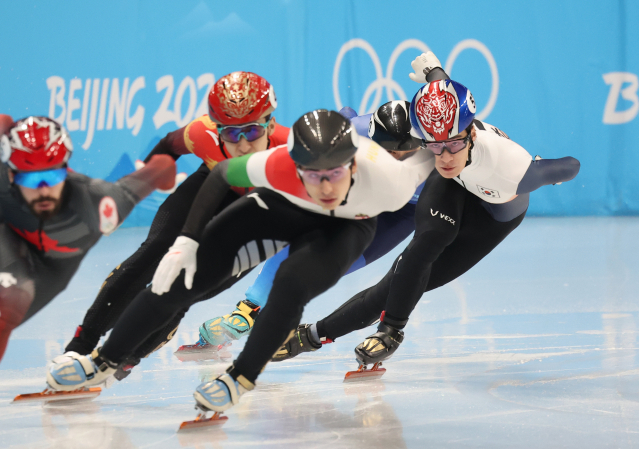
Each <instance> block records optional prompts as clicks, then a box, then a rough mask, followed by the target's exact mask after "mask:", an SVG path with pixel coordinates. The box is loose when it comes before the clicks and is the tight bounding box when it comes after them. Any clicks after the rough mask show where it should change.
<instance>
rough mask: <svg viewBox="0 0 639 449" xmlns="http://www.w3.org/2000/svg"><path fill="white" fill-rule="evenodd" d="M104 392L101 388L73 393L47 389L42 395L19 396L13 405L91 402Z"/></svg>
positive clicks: (84, 389) (14, 399)
mask: <svg viewBox="0 0 639 449" xmlns="http://www.w3.org/2000/svg"><path fill="white" fill-rule="evenodd" d="M101 392H102V389H101V388H97V387H96V388H81V389H78V390H73V391H55V390H51V389H49V388H45V389H44V391H42V392H41V393H28V394H19V395H18V396H16V397H15V398H13V402H12V404H16V403H21V404H24V403H27V402H44V403H48V402H58V401H78V400H82V401H85V400H86V401H89V400H92V399H94V398H97V397H98V396H99V395H100V393H101Z"/></svg>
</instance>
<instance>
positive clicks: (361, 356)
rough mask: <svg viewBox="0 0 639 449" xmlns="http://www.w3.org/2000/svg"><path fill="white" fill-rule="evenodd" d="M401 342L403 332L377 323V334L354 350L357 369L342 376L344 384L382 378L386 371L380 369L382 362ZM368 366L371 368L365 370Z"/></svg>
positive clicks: (382, 323)
mask: <svg viewBox="0 0 639 449" xmlns="http://www.w3.org/2000/svg"><path fill="white" fill-rule="evenodd" d="M402 341H404V332H402V331H401V330H399V329H396V328H394V327H393V326H391V325H389V324H385V323H384V322H381V323H379V325H378V326H377V332H375V333H374V334H373V335H371V336H369V337H368V338H367V339H366V340H364V342H363V343H360V344H359V345H357V347H356V348H355V357H356V358H357V362H358V363H359V368H357V371H349V372H347V373H346V376H344V382H351V381H354V380H359V379H362V378H367V379H376V378H380V377H382V376H383V375H384V373H385V372H386V369H384V368H380V367H381V366H382V361H384V360H386V359H388V358H390V356H392V355H393V354H394V353H395V351H397V348H399V345H400V343H401V342H402ZM370 364H373V367H372V368H371V369H367V365H370Z"/></svg>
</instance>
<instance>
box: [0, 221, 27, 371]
mask: <svg viewBox="0 0 639 449" xmlns="http://www.w3.org/2000/svg"><path fill="white" fill-rule="evenodd" d="M0 248H1V249H2V250H1V251H0V360H2V356H3V355H4V351H5V349H6V347H7V343H8V342H9V337H10V336H11V331H13V329H15V328H16V327H18V325H19V324H20V323H21V322H22V320H23V319H24V317H25V315H26V313H27V310H28V309H29V306H30V305H31V303H32V302H33V298H34V296H35V282H34V280H33V271H32V270H31V269H29V265H30V264H29V259H28V258H29V257H30V255H29V249H28V247H27V245H26V243H24V242H23V241H21V240H20V239H19V238H18V237H17V236H16V235H15V234H14V233H13V232H11V230H9V228H8V227H7V226H6V225H5V224H4V223H0Z"/></svg>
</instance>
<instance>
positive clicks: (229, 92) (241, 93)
mask: <svg viewBox="0 0 639 449" xmlns="http://www.w3.org/2000/svg"><path fill="white" fill-rule="evenodd" d="M276 107H277V100H276V98H275V91H274V90H273V86H271V84H270V83H269V82H268V81H266V80H265V79H264V78H262V77H261V76H259V75H256V74H255V73H251V72H233V73H229V74H228V75H225V76H223V77H222V78H220V79H219V80H217V82H216V83H215V84H214V85H213V88H212V89H211V92H209V117H210V118H211V120H212V121H213V122H215V123H217V124H219V125H223V126H235V125H242V124H244V123H250V122H255V121H257V120H259V119H261V118H262V117H266V116H267V115H269V114H270V113H271V112H273V111H274V110H275V108H276Z"/></svg>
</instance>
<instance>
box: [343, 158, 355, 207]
mask: <svg viewBox="0 0 639 449" xmlns="http://www.w3.org/2000/svg"><path fill="white" fill-rule="evenodd" d="M354 160H355V158H353V159H352V160H351V167H350V168H349V170H350V171H351V185H350V187H349V188H348V192H346V196H345V197H344V201H342V202H341V203H340V206H343V205H344V204H346V202H347V201H348V195H349V194H350V193H351V189H352V188H353V184H355V180H354V179H353V161H354Z"/></svg>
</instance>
